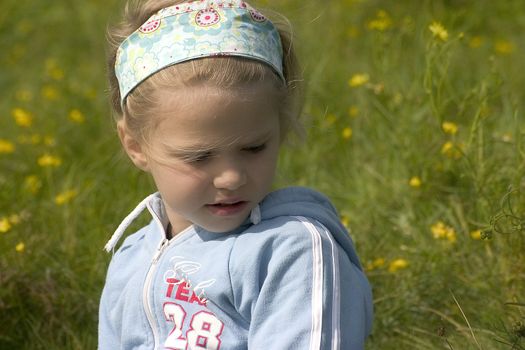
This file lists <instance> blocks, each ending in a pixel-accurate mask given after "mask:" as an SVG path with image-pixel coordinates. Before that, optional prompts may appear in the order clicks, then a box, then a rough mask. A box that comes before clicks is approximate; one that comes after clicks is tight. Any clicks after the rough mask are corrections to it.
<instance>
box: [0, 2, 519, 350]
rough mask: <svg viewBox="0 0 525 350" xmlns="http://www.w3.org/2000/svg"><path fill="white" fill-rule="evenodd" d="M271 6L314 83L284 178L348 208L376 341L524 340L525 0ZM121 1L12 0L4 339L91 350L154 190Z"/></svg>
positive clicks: (1, 195) (382, 344)
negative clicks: (117, 90)
mask: <svg viewBox="0 0 525 350" xmlns="http://www.w3.org/2000/svg"><path fill="white" fill-rule="evenodd" d="M260 3H261V5H262V6H268V7H270V8H275V9H277V10H279V11H281V12H283V13H284V14H286V15H287V16H288V17H289V18H290V20H291V22H292V23H293V24H294V25H295V37H296V44H297V47H298V50H299V52H300V57H301V61H302V64H303V67H304V73H305V77H306V80H307V102H306V106H305V113H304V114H305V125H306V130H307V138H306V140H305V141H304V142H302V143H301V142H290V145H288V146H286V147H285V148H284V149H283V151H282V154H281V159H280V171H279V174H278V181H277V183H276V186H286V185H304V186H310V187H314V188H317V189H318V190H320V191H322V192H324V193H325V194H327V195H328V196H329V197H330V198H331V199H332V200H333V201H334V203H335V204H336V206H337V207H338V208H339V210H340V212H341V217H342V220H343V222H344V223H345V224H346V225H347V226H348V227H349V229H350V231H351V235H352V237H353V239H354V241H355V243H356V246H357V249H358V253H359V255H360V257H361V259H362V261H363V264H364V266H365V267H366V271H367V275H368V276H369V279H370V282H371V284H372V286H373V290H374V303H375V312H376V318H375V324H374V331H373V334H372V336H371V337H370V339H369V342H368V346H367V349H456V350H458V349H486V350H489V349H525V174H524V172H525V118H524V112H525V73H524V62H525V45H524V42H525V41H524V40H523V33H524V32H525V5H524V3H523V1H522V0H507V1H488V0H478V1H467V0H440V1H437V0H436V1H430V0H426V1H410V0H401V1H384V0H383V1H379V0H375V1H374V0H323V1H321V0H317V1H315V0H267V1H260ZM121 6H122V2H119V1H116V0H106V1H102V0H86V1H65V0H55V1H49V2H35V1H29V0H16V1H15V0H3V1H2V3H1V4H0V10H1V11H0V65H1V67H2V68H1V70H0V89H1V92H2V98H1V99H0V349H6V350H7V349H94V348H96V343H97V341H96V335H97V334H96V327H97V309H98V299H99V296H100V292H101V289H102V286H103V281H104V276H105V270H106V267H107V264H108V262H109V259H110V256H108V255H107V254H105V253H104V252H103V251H102V247H103V246H104V244H105V242H106V240H107V239H108V238H109V237H110V236H111V233H112V232H113V230H114V229H115V228H116V226H117V225H118V223H120V220H121V219H122V218H123V217H124V216H125V215H126V214H127V213H128V212H129V210H131V209H132V208H134V206H135V205H136V203H137V202H138V201H139V200H141V199H142V198H143V197H145V196H146V195H147V194H149V193H151V192H152V191H154V188H153V186H152V183H151V181H150V180H149V179H148V178H147V176H146V175H144V174H141V173H139V172H138V171H137V170H135V169H134V168H132V166H131V165H130V162H129V161H128V160H127V159H126V158H125V157H124V155H123V153H122V151H121V150H120V146H119V142H118V140H117V137H116V133H115V127H114V125H113V122H112V119H111V114H110V110H109V103H108V99H107V92H106V91H107V85H106V80H105V53H104V35H105V28H106V25H107V23H108V21H115V20H116V19H117V18H118V15H117V11H118V9H119V8H120V7H121ZM292 141H293V140H292ZM139 221H140V222H137V223H136V224H135V225H134V227H133V228H134V229H136V228H138V227H140V225H141V224H144V223H145V222H147V221H148V217H147V215H145V214H144V215H143V216H142V217H141V220H139ZM130 232H131V229H130Z"/></svg>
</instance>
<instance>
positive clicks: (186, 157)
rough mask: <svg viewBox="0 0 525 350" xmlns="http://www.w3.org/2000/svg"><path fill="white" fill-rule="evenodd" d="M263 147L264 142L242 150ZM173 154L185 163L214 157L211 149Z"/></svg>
mask: <svg viewBox="0 0 525 350" xmlns="http://www.w3.org/2000/svg"><path fill="white" fill-rule="evenodd" d="M264 149H266V143H262V144H260V145H256V146H250V147H245V148H243V149H242V151H244V152H249V153H254V154H255V153H259V152H262V151H264ZM173 156H175V157H176V158H179V159H180V160H182V161H183V162H185V163H189V164H191V163H202V162H204V161H206V160H208V159H211V158H212V157H214V154H213V152H211V151H207V152H197V153H189V154H175V155H173Z"/></svg>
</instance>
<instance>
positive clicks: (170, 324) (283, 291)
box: [99, 187, 373, 350]
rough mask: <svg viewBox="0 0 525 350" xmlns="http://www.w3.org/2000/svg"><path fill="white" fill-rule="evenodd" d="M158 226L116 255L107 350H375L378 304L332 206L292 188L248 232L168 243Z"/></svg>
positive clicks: (154, 206) (106, 293)
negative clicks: (369, 346)
mask: <svg viewBox="0 0 525 350" xmlns="http://www.w3.org/2000/svg"><path fill="white" fill-rule="evenodd" d="M144 207H147V209H148V210H149V212H150V213H151V215H152V216H153V219H152V220H151V222H150V223H149V225H147V226H145V227H143V228H142V229H141V230H139V231H138V232H136V233H134V234H133V235H131V236H129V237H128V238H127V239H126V240H125V241H124V243H123V244H122V246H121V247H120V249H118V251H117V252H116V253H115V254H114V256H113V259H112V261H111V263H110V266H109V269H108V274H107V278H106V284H105V287H104V290H103V293H102V298H101V302H100V315H99V317H100V318H99V349H100V350H117V349H126V350H128V349H136V350H139V349H140V350H146V349H147V350H153V349H155V350H156V349H222V350H241V349H250V350H255V349H261V350H263V349H264V350H268V349H271V350H280V349H283V350H284V349H286V350H292V349H301V350H306V349H312V350H313V349H315V350H318V349H323V350H324V349H344V350H358V349H363V348H364V342H365V339H366V337H367V336H368V334H369V333H370V330H371V325H372V314H373V313H372V296H371V291H370V286H369V284H368V281H367V279H366V277H365V275H364V274H363V272H362V269H361V265H360V263H359V260H358V258H357V255H356V253H355V250H354V247H353V243H352V240H351V239H350V237H349V236H348V233H347V231H346V230H345V228H344V226H343V225H342V224H341V223H340V221H339V219H338V215H337V213H336V211H335V209H334V207H333V206H332V205H331V204H330V202H329V200H328V199H327V198H326V197H324V196H323V195H321V194H319V193H317V192H314V191H312V190H309V189H306V188H300V187H290V188H285V189H281V190H277V191H275V192H272V193H270V194H269V195H268V196H266V198H265V199H264V200H263V201H262V202H261V203H259V205H258V206H257V207H256V208H255V209H254V210H252V215H251V217H250V218H249V219H247V220H246V221H245V222H244V223H243V224H242V225H241V226H240V227H238V228H237V229H235V230H233V231H231V232H228V233H212V232H208V231H205V230H204V229H202V228H200V227H197V226H195V225H192V226H190V227H188V228H187V229H185V230H184V231H183V232H181V233H179V234H178V235H177V236H175V237H174V238H172V239H170V240H168V239H166V234H165V229H166V227H167V224H168V221H167V220H168V219H167V217H166V214H165V211H164V208H163V205H162V200H161V198H160V196H159V194H158V193H155V194H153V195H151V196H149V197H148V198H146V199H145V200H144V201H143V203H142V205H139V207H137V209H136V210H135V211H134V212H133V213H132V214H130V216H128V218H126V220H125V221H124V222H123V223H122V224H121V226H120V227H119V232H120V233H119V234H116V237H114V238H113V239H112V241H111V242H110V243H109V244H108V246H107V247H106V248H107V249H108V250H111V248H112V246H113V245H114V244H116V241H117V240H118V238H119V236H120V234H121V233H122V232H123V231H124V230H125V228H126V227H127V226H128V225H129V223H130V222H131V221H132V220H133V219H134V217H135V216H136V215H138V214H139V213H140V211H142V210H143V209H144Z"/></svg>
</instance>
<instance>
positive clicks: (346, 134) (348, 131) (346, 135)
mask: <svg viewBox="0 0 525 350" xmlns="http://www.w3.org/2000/svg"><path fill="white" fill-rule="evenodd" d="M341 134H342V136H343V139H345V140H349V139H350V138H351V137H352V128H350V127H346V128H344V129H343V132H342V133H341Z"/></svg>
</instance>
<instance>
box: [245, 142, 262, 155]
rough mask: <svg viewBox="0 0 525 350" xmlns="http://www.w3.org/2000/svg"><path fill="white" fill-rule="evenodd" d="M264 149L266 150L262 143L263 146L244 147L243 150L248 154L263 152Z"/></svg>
mask: <svg viewBox="0 0 525 350" xmlns="http://www.w3.org/2000/svg"><path fill="white" fill-rule="evenodd" d="M265 148H266V144H265V143H263V144H260V145H257V146H253V147H246V148H245V149H244V150H245V151H248V152H250V153H259V152H261V151H263V150H264V149H265Z"/></svg>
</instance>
